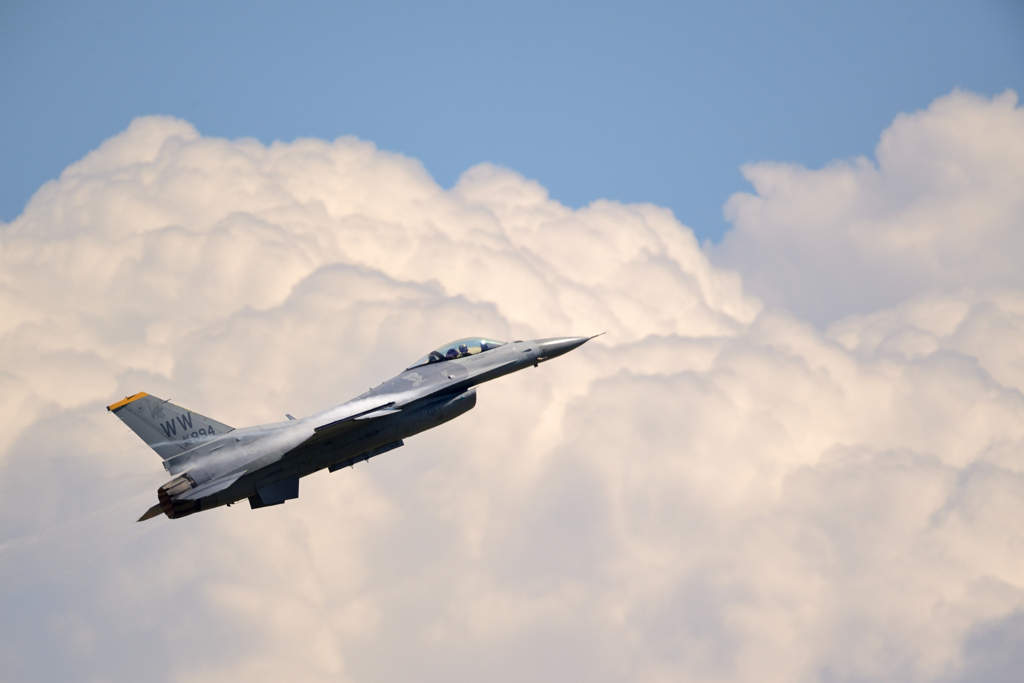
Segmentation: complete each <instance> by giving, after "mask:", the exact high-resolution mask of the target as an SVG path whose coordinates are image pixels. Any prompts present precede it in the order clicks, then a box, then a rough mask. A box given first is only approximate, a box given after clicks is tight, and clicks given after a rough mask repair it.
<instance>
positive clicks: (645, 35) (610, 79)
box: [0, 0, 1024, 242]
mask: <svg viewBox="0 0 1024 683" xmlns="http://www.w3.org/2000/svg"><path fill="white" fill-rule="evenodd" d="M955 87H962V88H966V89H969V90H971V91H973V92H979V93H983V94H987V95H990V96H991V95H995V94H997V93H999V92H1001V91H1002V90H1003V89H1005V88H1008V87H1010V88H1014V89H1015V90H1016V91H1018V92H1020V91H1022V89H1024V8H1022V6H1021V5H1020V3H1017V2H1013V1H1011V0H981V1H979V2H971V3H964V2H958V1H955V0H928V1H925V0H920V1H909V2H908V1H902V2H875V1H867V2H857V3H840V4H836V3H831V4H823V3H819V2H809V1H808V2H786V3H759V2H735V1H732V2H721V3H700V4H697V3H616V2H595V3H585V4H580V3H533V2H522V3H513V4H505V5H501V6H499V5H498V4H496V3H490V4H487V3H470V2H447V3H429V4H428V3H392V2H382V3H351V2H336V3H316V2H313V3H298V6H296V3H292V4H291V5H284V4H281V3H238V2H222V3H200V2H154V3H145V5H139V4H138V3H130V2H100V3H83V2H53V3H46V4H44V5H40V4H39V3H30V2H21V1H20V0H12V1H11V2H5V3H4V4H3V7H2V8H0V93H3V95H2V97H0V220H5V221H10V220H12V219H13V218H14V217H15V216H17V215H18V214H19V213H20V212H21V210H22V209H23V208H24V206H25V203H26V202H27V201H28V199H29V197H31V195H32V194H33V193H34V192H35V191H36V189H38V188H39V187H40V186H41V185H42V184H43V183H44V182H45V181H47V180H50V179H53V178H56V177H57V176H58V175H59V174H60V172H61V171H62V170H63V169H64V168H65V167H66V166H67V165H68V164H70V163H72V162H73V161H75V160H77V159H79V158H81V157H82V156H83V155H84V154H85V153H86V152H88V151H89V150H92V149H95V148H96V147H97V146H98V145H99V144H100V143H101V142H102V141H103V140H105V139H106V138H108V137H110V136H112V135H114V134H116V133H117V132H119V131H121V130H123V129H124V128H125V127H126V126H127V125H128V122H129V121H131V119H133V118H135V117H137V116H143V115H148V114H161V115H171V116H176V117H179V118H183V119H185V120H187V121H189V122H191V123H192V124H193V125H195V126H196V127H197V128H198V130H199V131H201V132H202V133H203V134H204V135H212V136H217V137H226V138H229V139H234V138H239V137H254V138H256V139H258V140H260V141H261V142H263V143H265V144H268V143H270V142H272V141H274V140H282V141H292V140H294V139H296V138H299V137H316V138H320V139H327V140H332V139H334V138H337V137H339V136H344V135H354V136H356V137H359V138H360V139H364V140H370V141H372V142H374V143H375V144H376V145H377V146H378V147H380V148H381V149H386V150H391V151H396V152H399V153H402V154H406V155H409V156H412V157H414V158H416V159H419V160H421V161H422V162H423V164H424V166H425V167H426V169H427V171H428V172H429V173H430V174H431V175H432V176H433V177H434V178H435V179H436V180H437V182H438V183H439V184H440V185H442V186H443V187H451V186H452V185H454V184H455V182H456V181H457V180H458V178H459V176H460V175H461V174H462V173H463V172H464V171H465V170H466V169H468V168H470V167H472V166H474V165H476V164H478V163H481V162H485V161H486V162H490V163H495V164H499V165H502V166H506V167H508V168H512V169H514V170H516V171H517V172H519V173H522V174H523V175H525V176H526V177H528V178H533V179H536V180H538V181H539V182H541V183H542V184H543V185H544V186H545V187H547V188H548V189H549V191H550V192H551V195H552V196H553V197H554V198H555V199H558V200H559V201H561V202H563V203H565V204H566V205H568V206H572V207H580V206H585V205H586V204H589V203H590V202H592V201H594V200H595V199H601V198H604V199H613V200H617V201H623V202H651V203H654V204H657V205H658V206H665V207H668V208H670V209H672V210H673V212H674V213H675V214H676V216H677V218H679V220H680V221H681V222H683V224H685V225H687V226H689V227H690V228H692V229H693V230H694V231H695V233H696V234H697V235H698V237H699V238H700V239H701V240H704V239H710V240H711V241H712V242H718V241H719V240H720V239H721V237H722V235H723V234H724V232H725V230H726V229H727V228H728V226H729V224H728V222H727V221H726V220H725V219H724V217H723V214H722V206H723V204H724V203H725V201H726V200H727V199H728V197H729V196H730V195H731V194H732V193H734V192H737V191H743V190H747V189H749V187H748V185H747V183H746V182H745V181H744V179H743V177H742V175H741V174H740V171H739V169H740V166H741V165H742V164H745V163H748V162H757V161H764V160H773V161H790V162H797V163H801V164H803V165H805V166H809V167H818V166H821V165H823V164H825V163H827V162H829V161H832V160H834V159H845V158H851V157H857V156H867V157H870V156H871V155H872V153H873V148H874V144H875V142H876V137H877V134H878V132H879V131H880V130H882V129H883V128H884V127H885V126H886V125H888V123H889V121H890V120H891V118H892V116H893V115H894V114H895V113H896V112H900V111H913V110H915V109H920V108H923V107H926V106H927V105H928V104H929V103H930V102H931V101H932V100H934V99H935V98H936V97H939V96H941V95H943V94H946V93H948V92H950V91H951V90H952V89H953V88H955Z"/></svg>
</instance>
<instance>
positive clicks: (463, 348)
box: [459, 344, 469, 356]
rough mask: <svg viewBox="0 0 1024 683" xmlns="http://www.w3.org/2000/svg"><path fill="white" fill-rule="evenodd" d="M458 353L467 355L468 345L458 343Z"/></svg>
mask: <svg viewBox="0 0 1024 683" xmlns="http://www.w3.org/2000/svg"><path fill="white" fill-rule="evenodd" d="M459 355H460V356H468V355H469V347H468V346H466V345H465V344H459Z"/></svg>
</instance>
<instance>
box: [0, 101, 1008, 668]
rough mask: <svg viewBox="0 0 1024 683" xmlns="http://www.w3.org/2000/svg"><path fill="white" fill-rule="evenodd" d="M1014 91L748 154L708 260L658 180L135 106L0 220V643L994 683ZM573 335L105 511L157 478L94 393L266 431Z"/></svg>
mask: <svg viewBox="0 0 1024 683" xmlns="http://www.w3.org/2000/svg"><path fill="white" fill-rule="evenodd" d="M1020 117H1021V114H1020V110H1019V109H1018V108H1016V106H1015V101H1014V100H1013V98H1012V96H1011V95H1004V96H1001V97H997V98H995V99H993V100H986V99H984V98H980V97H977V96H974V95H970V94H967V93H959V92H958V93H954V94H953V95H951V96H949V97H946V98H942V99H940V100H938V101H937V102H936V103H935V104H933V105H932V107H931V108H929V110H927V111H925V112H919V113H916V114H913V115H909V116H900V117H898V118H897V120H896V123H894V125H893V127H892V128H890V129H889V130H888V131H886V132H885V133H884V134H883V138H882V143H881V144H880V147H879V153H878V159H879V161H878V164H877V168H876V167H875V166H874V165H872V164H869V163H868V162H854V163H852V164H837V165H834V166H830V167H827V168H825V169H821V170H818V171H810V170H806V169H795V168H792V167H781V166H764V165H761V166H756V167H752V168H750V169H748V170H747V172H748V175H749V177H751V178H752V179H753V180H754V184H755V189H756V190H757V191H758V196H756V197H754V196H740V197H736V198H734V199H733V200H731V203H730V207H731V208H730V211H732V212H733V215H734V216H735V221H736V228H735V229H734V231H733V232H732V233H731V234H730V235H729V236H728V237H727V239H726V240H725V242H724V243H723V245H721V247H719V248H716V249H712V250H711V251H712V253H711V258H712V259H713V260H714V261H716V262H718V263H726V262H728V263H730V264H732V265H733V266H735V268H736V270H732V271H730V270H725V269H723V268H722V267H721V266H719V265H714V264H712V263H711V262H709V260H708V253H707V252H705V251H702V250H701V249H700V248H699V246H698V245H697V243H696V241H695V239H694V237H693V235H692V233H691V232H690V231H689V230H688V229H687V228H686V227H685V226H682V225H680V224H679V223H678V222H676V221H675V219H674V218H673V216H672V215H671V213H670V212H668V211H667V210H664V209H661V208H658V207H654V206H649V205H622V204H617V203H615V202H609V201H598V202H595V203H594V204H592V205H590V206H588V207H585V208H582V209H578V210H573V209H569V208H567V207H564V206H562V205H560V204H558V203H557V202H554V201H552V200H551V199H550V198H549V197H548V196H547V193H546V191H545V190H544V188H543V187H542V186H540V185H539V184H538V183H536V182H532V181H529V180H526V179H524V178H522V177H521V176H519V175H517V174H515V173H513V172H511V171H509V170H506V169H501V168H497V167H494V166H491V165H481V166H478V167H475V168H473V169H470V170H469V171H467V172H466V173H465V174H464V176H463V177H462V178H461V179H460V181H459V182H458V184H457V185H456V186H455V187H454V188H451V189H450V190H446V189H443V188H441V187H439V186H438V185H437V184H436V183H435V182H434V181H433V180H432V179H431V178H430V177H429V175H428V174H427V173H426V172H425V171H424V169H423V168H422V167H421V166H420V164H419V163H417V162H416V161H415V160H411V159H408V158H406V157H402V156H400V155H396V154H390V153H386V152H382V151H380V150H377V149H376V148H375V147H374V146H373V145H371V144H369V143H366V142H363V141H360V140H356V139H352V138H341V139H338V140H335V141H333V142H327V141H321V140H298V141H295V142H293V143H288V144H283V143H275V144H273V145H270V146H264V145H261V144H260V143H258V142H256V141H251V140H235V141H227V140H221V139H211V138H206V137H203V136H201V135H200V134H199V133H198V132H197V131H196V130H195V129H194V128H193V127H192V126H190V125H189V124H187V123H185V122H183V121H179V120H174V119H169V118H162V117H147V118H142V119H138V120H136V121H134V122H133V123H132V124H131V125H130V126H129V128H128V129H127V130H126V131H125V132H123V133H122V134H120V135H118V136H116V137H114V138H112V139H111V140H108V141H107V142H105V143H104V144H103V145H102V146H101V147H100V148H99V149H97V150H96V151H94V152H93V153H91V154H90V155H88V156H87V157H86V158H84V159H83V160H82V161H80V162H78V163H77V164H74V165H72V166H71V167H69V168H68V169H67V170H66V171H65V172H64V173H63V174H62V176H61V177H60V178H59V179H58V180H56V181H53V182H51V183H49V184H47V185H46V186H44V187H43V188H41V189H40V191H39V192H38V193H37V194H36V196H35V197H34V198H33V199H32V201H31V202H30V203H29V205H28V206H27V207H26V210H25V212H24V213H23V215H22V216H20V217H18V218H17V219H16V220H15V221H13V222H12V223H10V224H7V225H3V226H0V350H2V352H0V406H2V408H3V411H2V413H0V420H2V423H0V424H2V426H3V428H2V430H0V458H2V459H0V489H2V490H3V492H4V495H3V496H2V497H0V509H2V512H0V530H2V536H0V539H2V541H0V558H2V559H0V577H2V583H0V585H2V586H3V587H2V588H0V614H2V615H3V616H2V617H0V631H2V632H0V670H3V671H5V672H8V674H6V675H9V676H10V677H11V678H13V679H17V680H50V679H67V680H76V679H92V678H100V679H113V680H138V679H139V678H140V677H145V678H147V679H154V678H155V679H156V680H174V681H204V680H215V679H216V680H222V679H224V678H227V679H229V680H234V679H240V678H243V677H255V676H260V677H264V676H274V675H279V676H282V677H283V676H288V677H290V678H299V679H301V680H332V681H336V680H352V681H369V680H396V679H400V680H409V679H414V680H451V679H452V678H459V679H467V678H487V679H489V680H499V681H500V680H509V681H512V680H516V681H519V680H524V679H527V680H566V679H576V680H588V681H601V680H623V679H629V680H637V681H662V680H673V681H675V680H714V681H755V680H756V681H765V680H778V681H794V680H808V681H813V680H829V681H842V680H893V679H899V680H908V681H912V680H919V681H959V680H969V679H970V678H971V677H972V676H975V675H985V676H988V677H990V678H992V679H993V680H999V676H1004V677H1005V676H1006V675H1008V674H1007V672H1008V671H1010V670H1012V669H1013V668H1014V667H1016V663H1017V662H1019V654H1018V653H1019V644H1020V633H1021V628H1020V614H1021V613H1022V612H1024V579H1022V576H1021V573H1020V570H1019V568H1020V566H1021V562H1022V560H1024V533H1022V532H1021V531H1020V528H1019V525H1018V524H1015V523H1014V522H1013V520H1016V519H1020V518H1021V517H1022V513H1024V393H1022V391H1024V342H1022V341H1021V340H1022V339H1024V285H1022V283H1021V282H1020V281H1019V279H1018V274H1017V273H1016V272H1015V271H1014V270H1013V269H1012V268H1011V267H1010V265H1009V264H1010V263H1011V262H1012V261H1013V259H1014V255H1015V254H1016V256H1018V257H1019V256H1020V255H1021V250H1020V243H1019V229H1020V226H1021V219H1022V217H1024V207H1022V204H1021V202H1020V194H1019V187H1021V185H1020V184H1019V183H1017V184H1016V185H1015V184H1014V183H1012V182H1010V180H1009V178H1010V177H1011V174H1012V173H1013V172H1017V173H1019V172H1020V170H1019V169H1020V166H1019V158H1020V157H1021V155H1020V154H1017V155H1016V156H1017V158H1013V154H1012V153H1011V152H1010V151H1008V150H1012V149H1014V147H1013V146H1014V145H1017V146H1018V148H1019V146H1020V145H1024V132H1022V128H1021V124H1020V120H1021V119H1020ZM1015 163H1016V164H1017V165H1016V166H1014V164H1015ZM1013 168H1016V169H1017V171H1013ZM976 172H977V175H975V173H976ZM844 193H845V194H844ZM839 196H842V197H844V201H843V202H837V201H832V200H830V199H829V197H832V198H835V197H839ZM979 205H987V206H988V212H987V213H985V214H983V215H980V216H979V215H978V214H977V213H976V211H975V209H976V208H977V207H978V206H979ZM823 207H824V208H827V211H823ZM957 217H960V218H962V219H964V220H960V221H959V222H958V220H957ZM965 217H967V218H969V219H970V220H967V218H965ZM940 219H941V223H936V221H939V220H940ZM801 221H802V222H801ZM929 226H931V227H929ZM979 226H980V227H979ZM978 230H982V231H983V232H984V235H985V237H984V239H982V236H981V235H980V234H979V233H978V232H977V231H978ZM913 240H917V242H916V244H917V247H915V248H911V247H908V246H907V245H908V244H909V243H910V242H912V241H913ZM1013 249H1017V251H1016V252H1015V253H1014V252H1013ZM844 254H846V255H847V256H848V258H842V256H843V255H844ZM829 259H831V260H829ZM1017 260H1019V258H1018V259H1017ZM773 265H774V266H775V268H773ZM830 272H831V273H832V274H833V275H834V276H835V280H834V283H835V284H834V286H832V285H828V286H826V285H827V282H829V281H827V279H826V276H827V275H828V274H829V273H830ZM865 274H870V275H871V277H872V278H873V279H870V278H869V279H868V282H869V283H870V286H868V287H866V288H863V291H862V289H860V288H857V287H855V286H854V285H853V284H850V283H855V282H856V281H857V279H858V278H861V279H862V280H863V277H862V276H864V275H865ZM741 275H742V278H743V279H742V281H741ZM747 288H752V289H753V291H754V292H756V293H757V294H759V295H760V297H763V299H762V298H755V297H754V296H752V295H751V294H750V293H748V290H747ZM762 300H767V302H768V303H769V305H768V306H765V305H764V304H762ZM603 330H607V331H608V334H607V335H606V336H604V337H600V338H599V339H597V340H594V341H593V342H591V343H589V344H587V345H586V346H584V347H582V348H581V349H580V350H578V351H576V352H574V353H573V354H570V355H569V356H566V357H565V358H562V359H559V360H558V361H555V362H552V363H549V364H546V365H544V366H542V367H541V368H540V369H538V370H530V371H528V372H522V373H518V374H517V375H513V376H510V377H507V378H504V379H502V380H500V381H497V382H494V383H491V384H488V385H485V386H484V387H482V388H481V390H480V401H479V404H478V406H477V408H476V409H475V410H474V411H473V412H471V413H470V414H469V415H467V416H464V417H462V418H461V419H459V420H456V421H455V422H452V423H450V424H448V425H445V426H443V427H441V428H439V429H437V430H434V431H432V432H429V433H427V434H423V435H420V436H417V437H415V438H413V439H411V440H409V442H408V443H407V445H406V447H405V448H402V449H399V450H398V451H395V452H393V453H390V454H388V455H386V456H382V457H381V458H379V459H375V460H374V461H372V462H371V463H370V464H366V465H361V466H357V467H356V468H354V469H351V470H347V471H345V472H343V473H335V474H330V475H328V474H326V473H318V474H316V475H313V476H311V477H308V478H306V479H303V481H302V495H301V497H300V499H299V500H298V501H292V502H289V503H288V504H287V505H285V506H283V507H278V508H272V509H269V510H260V511H250V510H249V509H248V508H247V506H244V505H243V506H236V507H232V508H230V509H218V510H215V511H212V512H209V513H204V514H201V515H196V516H193V517H189V518H186V519H183V520H178V521H174V522H171V521H168V520H165V519H162V518H161V519H157V520H154V521H151V522H147V523H145V524H135V523H134V522H133V520H134V519H135V518H136V517H137V516H138V514H140V513H141V511H143V510H145V509H146V508H147V507H148V506H149V505H151V504H152V499H153V497H154V491H155V489H156V487H157V486H158V485H160V484H161V483H162V482H163V479H164V477H163V476H162V475H161V472H162V468H160V466H159V463H158V460H157V458H156V456H155V455H153V454H151V453H150V452H149V450H148V449H147V448H146V447H145V445H144V444H142V443H141V442H140V441H139V440H138V439H137V438H136V437H135V436H134V435H133V434H131V433H130V432H128V431H127V430H126V429H124V428H123V426H122V425H120V424H119V423H118V421H117V420H115V419H113V418H111V417H110V416H109V415H107V414H106V411H105V410H104V409H103V407H104V406H105V405H106V404H107V403H110V402H112V401H113V400H116V399H117V398H119V397H120V396H123V395H125V394H129V393H134V392H136V391H140V390H144V391H149V392H151V393H154V394H156V395H159V396H162V397H168V398H172V399H174V400H175V402H177V403H181V404H184V405H186V406H188V407H190V408H192V409H194V410H198V411H199V412H202V413H205V414H209V415H211V416H213V417H216V418H217V419H220V420H222V421H224V422H227V423H228V424H233V425H245V424H252V423H258V422H268V421H275V420H278V419H280V417H281V416H282V414H283V413H284V412H291V413H293V414H299V413H308V412H312V411H314V410H317V409H320V408H324V407H326V406H329V405H333V404H336V403H339V402H341V401H343V400H345V399H347V398H350V397H351V396H354V395H356V394H358V393H360V392H361V391H363V390H365V388H366V387H367V386H370V385H373V384H376V383H377V382H379V381H381V380H383V379H385V378H387V377H389V376H391V375H392V374H394V373H395V372H397V371H398V370H400V369H401V368H402V367H404V366H405V365H406V364H407V363H408V362H410V361H411V360H413V359H415V358H416V357H418V356H419V355H421V354H422V353H423V352H424V350H425V349H427V348H431V347H433V346H436V345H438V344H440V343H442V342H444V341H447V340H448V339H450V338H456V337H459V336H464V335H465V334H474V333H478V334H484V335H490V336H494V337H499V338H530V337H536V336H549V335H561V334H588V333H595V332H599V331H603Z"/></svg>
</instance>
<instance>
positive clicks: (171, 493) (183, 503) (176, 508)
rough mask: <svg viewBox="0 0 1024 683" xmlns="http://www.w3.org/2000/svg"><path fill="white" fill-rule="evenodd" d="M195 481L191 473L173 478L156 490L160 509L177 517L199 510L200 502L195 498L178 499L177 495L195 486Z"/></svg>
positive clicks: (173, 517) (168, 514) (170, 515)
mask: <svg viewBox="0 0 1024 683" xmlns="http://www.w3.org/2000/svg"><path fill="white" fill-rule="evenodd" d="M195 485H196V483H195V481H194V480H193V479H192V477H190V476H189V475H187V474H185V475H183V476H180V477H176V478H174V479H171V480H170V481H169V482H167V483H166V484H164V485H163V486H161V487H160V488H158V489H157V490H156V496H157V498H158V499H159V500H160V509H161V510H163V513H164V514H165V515H167V516H168V517H170V518H171V519H175V518H177V517H184V516H186V515H191V514H192V513H193V512H199V503H198V501H194V500H177V497H178V496H180V495H181V494H183V493H185V492H186V491H191V490H192V489H193V488H195Z"/></svg>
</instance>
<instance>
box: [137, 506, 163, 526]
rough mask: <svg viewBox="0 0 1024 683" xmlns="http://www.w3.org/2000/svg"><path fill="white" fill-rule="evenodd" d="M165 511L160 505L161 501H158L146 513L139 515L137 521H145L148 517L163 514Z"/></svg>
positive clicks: (151, 517)
mask: <svg viewBox="0 0 1024 683" xmlns="http://www.w3.org/2000/svg"><path fill="white" fill-rule="evenodd" d="M163 513H164V510H163V507H161V506H160V503H157V504H156V505H154V506H153V507H151V508H149V509H148V510H146V513H145V514H144V515H142V516H141V517H139V519H138V520H137V521H139V522H145V521H146V520H147V519H153V518H154V517H156V516H157V515H162V514H163Z"/></svg>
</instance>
